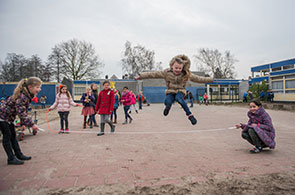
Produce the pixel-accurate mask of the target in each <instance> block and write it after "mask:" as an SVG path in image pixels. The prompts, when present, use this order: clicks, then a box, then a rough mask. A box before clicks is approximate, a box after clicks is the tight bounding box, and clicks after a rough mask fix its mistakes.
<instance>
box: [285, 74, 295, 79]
mask: <svg viewBox="0 0 295 195" xmlns="http://www.w3.org/2000/svg"><path fill="white" fill-rule="evenodd" d="M285 78H286V79H293V78H295V74H292V75H288V76H285Z"/></svg>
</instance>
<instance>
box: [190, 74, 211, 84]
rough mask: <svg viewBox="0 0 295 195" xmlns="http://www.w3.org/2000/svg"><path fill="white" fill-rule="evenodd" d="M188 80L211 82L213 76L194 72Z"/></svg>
mask: <svg viewBox="0 0 295 195" xmlns="http://www.w3.org/2000/svg"><path fill="white" fill-rule="evenodd" d="M190 80H191V81H192V82H195V83H212V82H213V78H211V77H201V76H198V75H195V74H191V76H190Z"/></svg>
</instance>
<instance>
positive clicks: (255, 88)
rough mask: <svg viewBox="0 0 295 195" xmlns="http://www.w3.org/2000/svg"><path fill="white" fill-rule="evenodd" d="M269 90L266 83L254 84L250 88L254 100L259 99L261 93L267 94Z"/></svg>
mask: <svg viewBox="0 0 295 195" xmlns="http://www.w3.org/2000/svg"><path fill="white" fill-rule="evenodd" d="M267 90H268V85H267V83H266V81H262V83H261V84H258V83H256V84H253V85H252V86H251V87H250V91H251V92H252V94H253V98H259V97H260V92H261V91H264V93H265V94H266V92H267Z"/></svg>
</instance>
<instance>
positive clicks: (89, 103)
mask: <svg viewBox="0 0 295 195" xmlns="http://www.w3.org/2000/svg"><path fill="white" fill-rule="evenodd" d="M85 99H90V102H85ZM80 100H81V102H82V103H83V106H84V107H90V106H92V107H93V106H94V104H95V103H94V100H95V98H94V96H93V95H92V94H91V95H90V96H88V95H87V93H83V95H82V97H81V99H80Z"/></svg>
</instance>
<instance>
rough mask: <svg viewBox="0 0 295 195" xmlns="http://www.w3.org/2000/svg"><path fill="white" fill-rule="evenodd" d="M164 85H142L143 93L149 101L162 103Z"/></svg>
mask: <svg viewBox="0 0 295 195" xmlns="http://www.w3.org/2000/svg"><path fill="white" fill-rule="evenodd" d="M166 89H167V88H166V87H143V95H144V96H145V97H146V99H147V100H148V101H149V102H150V103H163V102H164V100H165V90H166Z"/></svg>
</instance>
